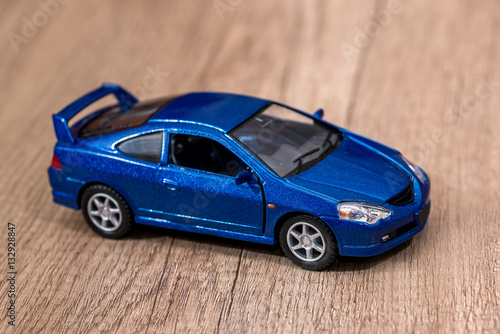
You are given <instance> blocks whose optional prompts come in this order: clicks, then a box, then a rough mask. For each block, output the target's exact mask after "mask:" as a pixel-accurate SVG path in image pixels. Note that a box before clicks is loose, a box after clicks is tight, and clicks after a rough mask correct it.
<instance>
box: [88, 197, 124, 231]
mask: <svg viewBox="0 0 500 334" xmlns="http://www.w3.org/2000/svg"><path fill="white" fill-rule="evenodd" d="M87 211H88V213H89V217H90V220H92V223H94V225H95V226H97V227H98V228H99V229H100V230H103V231H105V232H113V231H116V230H117V229H118V228H119V227H120V225H121V223H122V212H121V210H120V206H119V205H118V202H117V201H115V199H114V198H113V197H111V196H110V195H108V194H104V193H97V194H95V195H94V196H92V197H91V198H90V199H89V201H88V202H87Z"/></svg>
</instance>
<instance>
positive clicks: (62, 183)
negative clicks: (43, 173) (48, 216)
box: [48, 167, 83, 210]
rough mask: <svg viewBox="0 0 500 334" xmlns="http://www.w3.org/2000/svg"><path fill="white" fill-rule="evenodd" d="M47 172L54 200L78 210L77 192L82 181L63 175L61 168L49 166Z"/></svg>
mask: <svg viewBox="0 0 500 334" xmlns="http://www.w3.org/2000/svg"><path fill="white" fill-rule="evenodd" d="M48 173H49V181H50V185H51V186H52V197H53V200H54V202H55V203H57V204H61V205H64V206H67V207H69V208H72V209H75V210H78V209H79V208H80V205H79V203H78V192H79V190H80V189H81V187H82V186H83V182H82V181H79V180H74V179H71V178H68V177H65V176H64V174H63V171H62V170H58V169H54V168H52V167H50V168H49V170H48Z"/></svg>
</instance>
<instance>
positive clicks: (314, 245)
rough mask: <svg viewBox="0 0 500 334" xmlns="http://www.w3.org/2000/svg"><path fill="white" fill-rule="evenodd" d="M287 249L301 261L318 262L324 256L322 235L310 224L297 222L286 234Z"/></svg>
mask: <svg viewBox="0 0 500 334" xmlns="http://www.w3.org/2000/svg"><path fill="white" fill-rule="evenodd" d="M286 240H287V244H288V248H290V250H291V251H292V253H293V255H295V256H296V257H297V258H299V259H301V260H302V261H306V262H314V261H318V260H319V259H321V258H322V257H323V255H325V239H324V238H323V234H322V233H321V232H320V231H319V230H318V229H317V228H316V227H315V226H314V225H312V224H309V223H306V222H298V223H295V224H293V225H292V226H291V227H290V228H289V229H288V232H287V238H286Z"/></svg>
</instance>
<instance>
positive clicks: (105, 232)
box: [81, 185, 133, 239]
mask: <svg viewBox="0 0 500 334" xmlns="http://www.w3.org/2000/svg"><path fill="white" fill-rule="evenodd" d="M81 208H82V212H83V216H84V217H85V220H86V221H87V223H88V224H89V226H90V227H91V228H92V229H93V230H94V231H96V232H97V233H98V234H99V235H101V236H103V237H105V238H112V239H119V238H122V237H124V236H125V235H126V234H127V233H129V232H130V230H131V229H132V222H133V218H132V212H131V210H130V207H129V205H128V204H127V202H126V201H125V199H124V198H123V197H122V196H121V195H120V194H119V193H118V192H116V191H115V190H114V189H112V188H110V187H108V186H104V185H94V186H91V187H89V188H88V189H87V190H85V192H84V193H83V195H82V202H81Z"/></svg>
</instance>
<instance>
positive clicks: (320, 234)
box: [280, 215, 338, 271]
mask: <svg viewBox="0 0 500 334" xmlns="http://www.w3.org/2000/svg"><path fill="white" fill-rule="evenodd" d="M280 245H281V249H282V250H283V252H284V253H285V255H286V256H287V257H288V258H289V259H291V260H292V261H293V262H294V263H295V264H297V265H299V266H301V267H302V268H304V269H307V270H318V271H319V270H324V269H326V268H328V267H329V266H330V265H331V264H332V263H333V262H335V260H336V259H337V256H338V246H337V241H336V239H335V236H334V235H333V232H332V231H331V230H330V228H328V226H326V224H325V223H324V222H322V221H321V220H319V219H317V218H315V217H312V216H307V215H302V216H297V217H293V218H291V219H289V220H287V221H286V222H285V223H284V224H283V226H282V227H281V230H280Z"/></svg>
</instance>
